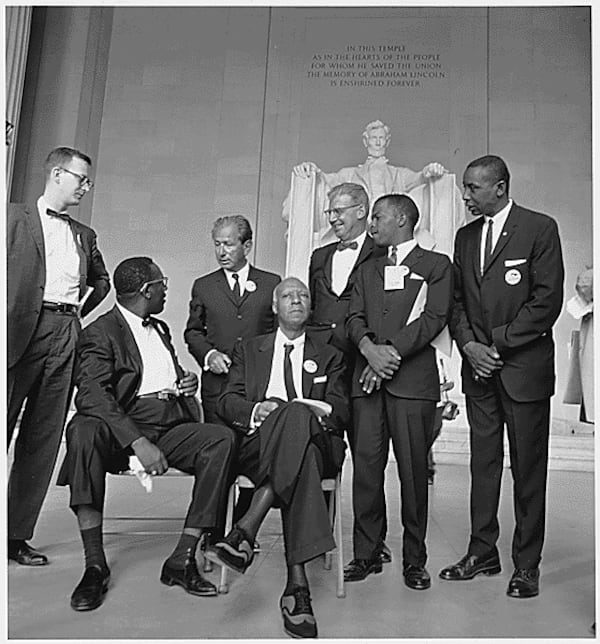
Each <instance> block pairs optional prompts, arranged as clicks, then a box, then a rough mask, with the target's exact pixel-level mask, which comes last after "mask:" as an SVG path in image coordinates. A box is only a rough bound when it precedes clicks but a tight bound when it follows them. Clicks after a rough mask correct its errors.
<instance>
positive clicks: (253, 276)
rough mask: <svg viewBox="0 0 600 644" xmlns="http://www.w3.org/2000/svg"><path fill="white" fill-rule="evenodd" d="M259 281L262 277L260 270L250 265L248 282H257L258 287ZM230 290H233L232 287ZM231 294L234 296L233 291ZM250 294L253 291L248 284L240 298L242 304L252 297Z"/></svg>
mask: <svg viewBox="0 0 600 644" xmlns="http://www.w3.org/2000/svg"><path fill="white" fill-rule="evenodd" d="M259 281H260V278H259V276H258V271H257V270H256V269H255V268H254V266H250V270H249V271H248V282H254V284H256V288H258V282H259ZM246 284H247V282H246ZM230 292H231V289H230ZM231 294H232V296H233V293H231ZM250 295H251V293H250V291H249V290H248V288H247V286H246V288H245V289H244V293H243V294H242V297H241V299H240V306H241V305H242V304H243V303H244V302H245V301H246V300H247V299H248V298H249V297H250Z"/></svg>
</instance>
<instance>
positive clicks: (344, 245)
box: [336, 240, 358, 250]
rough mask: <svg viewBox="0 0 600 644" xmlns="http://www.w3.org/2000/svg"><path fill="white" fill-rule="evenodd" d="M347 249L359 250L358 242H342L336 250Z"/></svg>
mask: <svg viewBox="0 0 600 644" xmlns="http://www.w3.org/2000/svg"><path fill="white" fill-rule="evenodd" d="M346 248H351V249H352V250H356V249H357V248H358V242H357V241H356V240H355V241H350V242H343V241H340V242H338V245H337V248H336V250H346Z"/></svg>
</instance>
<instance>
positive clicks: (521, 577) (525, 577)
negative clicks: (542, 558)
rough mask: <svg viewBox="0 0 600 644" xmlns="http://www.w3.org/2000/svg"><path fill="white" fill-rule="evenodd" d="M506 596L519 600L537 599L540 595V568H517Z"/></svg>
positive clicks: (509, 583)
mask: <svg viewBox="0 0 600 644" xmlns="http://www.w3.org/2000/svg"><path fill="white" fill-rule="evenodd" d="M506 594H507V595H508V596H509V597H516V598H517V599H526V598H527V597H537V595H539V594H540V570H539V568H516V569H515V571H514V572H513V574H512V577H511V578H510V581H509V582H508V589H507V590H506Z"/></svg>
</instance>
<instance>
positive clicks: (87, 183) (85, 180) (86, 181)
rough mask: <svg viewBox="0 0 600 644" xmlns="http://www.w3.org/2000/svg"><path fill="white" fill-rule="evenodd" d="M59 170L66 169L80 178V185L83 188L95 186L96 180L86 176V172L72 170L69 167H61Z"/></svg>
mask: <svg viewBox="0 0 600 644" xmlns="http://www.w3.org/2000/svg"><path fill="white" fill-rule="evenodd" d="M59 170H64V171H65V172H68V173H69V174H72V175H73V176H74V177H77V178H78V179H79V185H80V186H81V187H82V188H89V189H90V190H91V189H92V188H93V187H94V182H93V181H92V180H91V179H90V178H89V177H86V176H85V174H77V172H72V171H71V170H67V168H63V167H59Z"/></svg>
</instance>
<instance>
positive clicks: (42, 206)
mask: <svg viewBox="0 0 600 644" xmlns="http://www.w3.org/2000/svg"><path fill="white" fill-rule="evenodd" d="M37 209H38V212H39V213H40V215H44V217H49V216H50V215H48V214H47V213H46V210H48V209H50V210H55V209H54V208H52V207H51V206H50V204H49V203H48V202H47V201H46V198H45V197H44V195H42V196H41V197H40V198H39V199H38V200H37ZM58 214H60V215H62V214H65V215H66V214H67V211H66V210H61V211H60V212H59V213H58ZM55 219H58V218H57V217H55Z"/></svg>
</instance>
